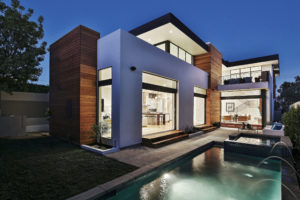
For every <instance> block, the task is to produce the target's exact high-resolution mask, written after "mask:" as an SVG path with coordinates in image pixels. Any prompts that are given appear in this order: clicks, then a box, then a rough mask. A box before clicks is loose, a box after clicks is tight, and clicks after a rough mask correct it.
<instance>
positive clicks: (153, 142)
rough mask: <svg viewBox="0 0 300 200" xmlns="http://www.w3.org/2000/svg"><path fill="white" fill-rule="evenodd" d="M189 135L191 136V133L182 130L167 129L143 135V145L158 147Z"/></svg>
mask: <svg viewBox="0 0 300 200" xmlns="http://www.w3.org/2000/svg"><path fill="white" fill-rule="evenodd" d="M187 137H189V135H188V134H186V133H184V132H183V131H180V130H174V131H167V132H163V133H157V134H151V135H146V136H143V145H145V146H148V147H153V148H158V147H162V146H165V145H168V144H172V143H175V142H178V141H180V140H183V139H185V138H187Z"/></svg>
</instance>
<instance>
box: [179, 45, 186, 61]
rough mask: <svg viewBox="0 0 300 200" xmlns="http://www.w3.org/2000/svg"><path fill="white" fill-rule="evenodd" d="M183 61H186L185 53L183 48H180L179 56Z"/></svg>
mask: <svg viewBox="0 0 300 200" xmlns="http://www.w3.org/2000/svg"><path fill="white" fill-rule="evenodd" d="M178 57H179V58H180V59H181V60H184V61H185V51H184V50H183V49H181V48H179V56H178Z"/></svg>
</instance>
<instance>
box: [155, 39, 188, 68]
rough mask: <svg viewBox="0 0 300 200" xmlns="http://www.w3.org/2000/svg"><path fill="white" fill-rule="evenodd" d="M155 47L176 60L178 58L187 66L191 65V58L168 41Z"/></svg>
mask: <svg viewBox="0 0 300 200" xmlns="http://www.w3.org/2000/svg"><path fill="white" fill-rule="evenodd" d="M155 46H156V47H158V48H160V49H161V50H163V51H166V52H168V53H170V54H171V55H173V56H176V57H177V58H180V59H181V60H183V61H185V62H187V63H189V64H193V56H192V55H191V54H190V53H188V52H187V51H185V50H184V49H182V48H180V47H179V46H177V45H175V44H173V43H172V42H170V41H164V42H161V43H158V44H156V45H155Z"/></svg>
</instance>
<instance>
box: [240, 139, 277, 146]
mask: <svg viewBox="0 0 300 200" xmlns="http://www.w3.org/2000/svg"><path fill="white" fill-rule="evenodd" d="M236 142H239V143H245V144H254V145H267V146H272V145H273V144H275V143H276V140H274V139H267V138H251V137H239V138H238V139H237V140H236Z"/></svg>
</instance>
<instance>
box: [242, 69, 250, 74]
mask: <svg viewBox="0 0 300 200" xmlns="http://www.w3.org/2000/svg"><path fill="white" fill-rule="evenodd" d="M244 72H250V68H242V69H241V73H244Z"/></svg>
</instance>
